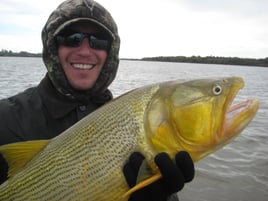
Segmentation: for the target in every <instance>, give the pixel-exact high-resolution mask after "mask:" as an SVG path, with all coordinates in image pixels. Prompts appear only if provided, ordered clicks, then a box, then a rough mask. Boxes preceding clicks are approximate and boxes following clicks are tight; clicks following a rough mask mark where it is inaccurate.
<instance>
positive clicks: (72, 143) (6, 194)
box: [0, 86, 158, 201]
mask: <svg viewBox="0 0 268 201" xmlns="http://www.w3.org/2000/svg"><path fill="white" fill-rule="evenodd" d="M157 89H158V87H157V86H154V87H153V88H148V89H147V90H137V91H135V92H133V93H129V94H127V95H126V96H124V97H123V98H120V100H119V103H118V104H113V103H110V104H108V105H107V106H104V107H102V108H101V109H99V110H97V111H96V112H95V113H94V114H92V115H90V116H87V117H86V118H84V119H83V120H82V121H80V122H78V123H77V124H76V125H74V126H73V127H71V128H70V129H68V130H66V131H65V132H64V133H62V134H61V135H59V136H57V137H56V138H54V139H52V140H50V142H49V143H48V145H47V146H46V147H45V148H44V149H43V150H42V151H41V152H40V153H39V154H37V155H36V157H34V158H33V160H31V161H30V162H29V163H28V164H27V165H26V167H25V169H24V170H22V171H21V172H20V173H19V174H17V175H15V176H14V177H12V178H10V179H9V180H8V182H6V183H5V184H3V185H2V186H0V200H72V201H73V200H79V201H82V200H92V201H93V200H98V201H110V200H111V198H112V197H118V200H120V199H122V200H127V198H124V199H123V197H122V195H123V194H124V193H125V192H126V191H127V190H128V186H127V184H126V182H125V178H124V176H123V173H122V167H123V165H124V163H125V162H126V160H127V159H128V157H129V154H130V153H132V152H133V151H137V150H139V151H140V152H142V153H143V154H144V155H146V156H147V158H148V160H149V161H153V155H154V153H153V150H152V149H151V147H148V144H147V140H146V139H145V138H144V137H145V135H144V128H143V123H142V122H143V117H144V110H145V108H146V106H147V104H148V102H149V101H150V100H151V98H152V95H153V94H154V93H155V92H156V91H157ZM141 100H142V101H141ZM126 111H128V112H127V113H126ZM122 113H124V114H126V115H121V114H122ZM108 115H109V116H112V118H106V117H107V116H108ZM130 121H131V124H130V123H129V122H130ZM88 122H90V124H88ZM10 186H11V187H10ZM103 192H106V194H105V195H104V194H103ZM120 197H121V198H120Z"/></svg>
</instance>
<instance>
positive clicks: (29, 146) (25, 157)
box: [0, 140, 48, 178]
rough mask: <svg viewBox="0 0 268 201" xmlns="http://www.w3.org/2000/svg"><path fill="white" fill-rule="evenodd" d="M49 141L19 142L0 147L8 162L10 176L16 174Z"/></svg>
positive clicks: (0, 151)
mask: <svg viewBox="0 0 268 201" xmlns="http://www.w3.org/2000/svg"><path fill="white" fill-rule="evenodd" d="M47 143H48V140H35V141H26V142H18V143H12V144H7V145H2V146H1V147H0V153H1V154H2V155H3V156H4V158H5V159H6V161H7V163H8V167H9V169H8V178H10V177H13V176H14V175H16V174H17V173H18V172H19V171H20V170H21V169H22V168H23V167H24V166H25V165H26V164H27V163H28V162H29V161H30V160H31V159H32V158H33V157H34V156H35V155H36V154H37V153H39V152H40V150H42V149H43V148H44V147H45V146H46V145H47Z"/></svg>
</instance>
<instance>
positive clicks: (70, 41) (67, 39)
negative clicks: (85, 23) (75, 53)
mask: <svg viewBox="0 0 268 201" xmlns="http://www.w3.org/2000/svg"><path fill="white" fill-rule="evenodd" d="M84 38H85V35H84V34H82V33H74V34H72V35H69V36H60V35H59V36H57V37H56V40H57V43H58V44H59V45H64V46H67V47H79V46H80V44H81V42H82V40H83V39H84Z"/></svg>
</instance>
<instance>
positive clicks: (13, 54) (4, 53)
mask: <svg viewBox="0 0 268 201" xmlns="http://www.w3.org/2000/svg"><path fill="white" fill-rule="evenodd" d="M0 56H3V57H41V56H42V54H41V53H37V54H35V53H29V52H25V51H21V52H12V51H10V50H4V49H2V50H1V51H0Z"/></svg>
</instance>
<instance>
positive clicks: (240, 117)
mask: <svg viewBox="0 0 268 201" xmlns="http://www.w3.org/2000/svg"><path fill="white" fill-rule="evenodd" d="M258 108H259V101H258V100H256V99H249V100H246V101H243V102H239V103H237V104H235V105H233V106H231V107H230V109H229V110H228V112H227V114H226V121H225V125H224V130H223V132H222V136H221V139H222V141H225V140H226V141H227V142H228V140H229V139H232V138H234V137H236V136H237V135H238V134H239V133H241V132H242V130H243V129H244V128H245V127H246V126H247V125H248V124H249V123H250V122H251V120H252V119H253V118H254V116H255V114H256V113H257V110H258Z"/></svg>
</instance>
